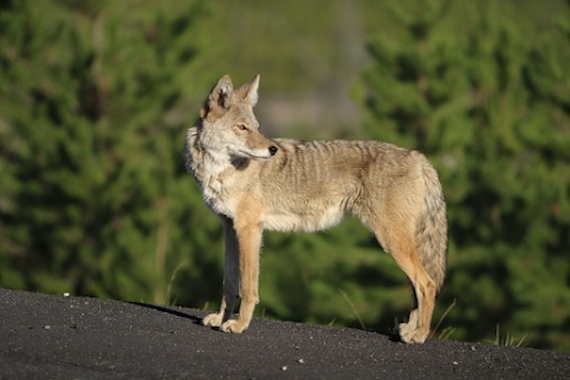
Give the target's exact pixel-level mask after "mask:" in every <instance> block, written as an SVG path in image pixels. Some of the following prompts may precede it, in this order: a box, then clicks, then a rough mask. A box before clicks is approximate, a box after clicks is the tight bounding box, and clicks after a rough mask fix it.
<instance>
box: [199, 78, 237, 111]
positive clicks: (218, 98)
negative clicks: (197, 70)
mask: <svg viewBox="0 0 570 380" xmlns="http://www.w3.org/2000/svg"><path fill="white" fill-rule="evenodd" d="M233 93H234V85H233V84H232V78H231V77H230V76H229V75H227V74H226V75H224V76H223V77H221V78H220V80H219V81H218V83H217V84H216V85H215V86H214V88H213V89H212V92H210V95H208V99H207V100H206V102H205V103H204V107H203V108H202V112H201V116H202V117H206V116H207V115H208V113H210V111H212V110H214V109H220V108H221V109H223V110H227V109H228V108H229V106H230V101H231V99H232V95H233Z"/></svg>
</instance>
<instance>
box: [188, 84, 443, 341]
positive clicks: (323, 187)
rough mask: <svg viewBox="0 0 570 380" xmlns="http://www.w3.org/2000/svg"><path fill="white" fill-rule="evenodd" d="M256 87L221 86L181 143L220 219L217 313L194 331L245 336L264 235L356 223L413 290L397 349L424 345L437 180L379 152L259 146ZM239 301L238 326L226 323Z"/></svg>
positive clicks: (436, 259) (438, 212)
mask: <svg viewBox="0 0 570 380" xmlns="http://www.w3.org/2000/svg"><path fill="white" fill-rule="evenodd" d="M258 87H259V76H257V77H255V78H254V79H253V80H252V81H251V82H250V83H247V84H245V85H243V86H241V87H240V88H238V89H235V90H234V88H233V84H232V82H231V79H230V77H229V76H224V77H222V78H221V79H220V80H219V82H218V83H217V84H216V86H215V87H214V88H213V90H212V92H211V93H210V95H209V96H208V98H207V100H206V102H205V103H204V107H203V108H202V111H201V118H200V120H199V121H198V122H197V124H196V125H195V126H194V127H192V128H190V129H189V131H188V134H187V139H186V149H185V157H186V167H187V169H188V171H189V172H190V173H191V174H192V175H193V176H194V178H195V179H196V181H197V183H198V185H199V186H200V189H201V192H202V195H203V197H204V200H205V202H206V204H207V205H208V206H209V207H210V208H211V209H212V210H213V211H214V212H215V213H216V214H218V215H219V216H220V218H221V220H222V223H223V226H224V233H225V244H226V253H225V265H224V282H223V287H224V296H223V299H222V302H221V310H220V312H219V313H215V314H211V315H209V316H207V317H206V318H204V320H203V323H204V324H206V325H210V326H219V327H220V328H221V329H222V330H223V331H227V332H234V333H241V332H242V331H244V330H245V329H246V328H247V327H248V326H249V323H250V321H251V318H252V314H253V310H254V307H255V305H256V304H257V303H258V302H259V296H258V277H259V250H260V246H261V237H262V232H263V230H264V229H268V230H278V231H317V230H322V229H325V228H328V227H331V226H333V225H335V224H337V223H339V222H340V221H341V220H342V219H343V217H345V216H346V215H355V216H357V217H358V218H360V219H361V220H362V221H363V223H364V224H365V225H366V226H367V227H368V228H370V229H371V230H372V232H373V233H374V234H375V236H376V238H377V239H378V241H379V243H380V244H381V245H382V247H383V249H384V250H385V251H386V252H388V253H389V254H390V255H391V256H392V257H393V258H394V260H395V261H396V263H397V264H398V265H399V266H400V268H401V269H402V270H403V271H404V272H405V273H406V275H407V276H408V278H409V279H410V281H411V283H412V285H413V287H414V292H415V299H416V305H415V308H414V310H412V312H411V313H410V317H409V321H408V323H403V324H401V325H400V326H399V333H400V337H401V339H402V341H404V342H408V343H422V342H424V341H425V339H426V337H427V336H428V333H429V328H430V322H431V317H432V313H433V308H434V302H435V298H436V294H437V292H439V290H440V288H441V286H442V284H443V280H444V277H445V265H446V264H445V263H446V250H447V221H446V212H445V202H444V199H443V193H442V189H441V185H440V183H439V180H438V177H437V173H436V172H435V170H434V169H433V167H432V166H431V165H430V163H429V162H428V161H427V159H426V158H425V157H424V156H423V155H422V154H421V153H419V152H416V151H410V150H406V149H403V148H399V147H397V146H394V145H391V144H388V143H384V142H379V141H345V140H333V141H311V142H301V141H295V140H288V139H268V138H266V137H264V136H263V135H262V134H261V133H260V132H259V123H258V122H257V119H256V118H255V115H254V113H253V107H254V106H255V103H256V102H257V98H258V95H257V90H258ZM307 254H310V252H307ZM238 297H241V305H240V310H239V317H238V318H237V319H231V316H232V312H233V309H234V306H235V302H236V300H237V298H238Z"/></svg>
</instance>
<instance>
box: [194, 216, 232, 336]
mask: <svg viewBox="0 0 570 380" xmlns="http://www.w3.org/2000/svg"><path fill="white" fill-rule="evenodd" d="M219 217H220V219H221V221H222V225H223V227H224V240H225V255H224V282H223V292H224V294H223V296H222V302H221V303H220V312H219V313H214V314H209V315H207V316H206V317H204V319H202V324H204V325H206V326H213V327H220V326H221V325H222V323H224V322H225V321H227V320H228V319H230V317H231V316H232V313H233V312H234V307H235V304H236V301H237V299H238V297H239V246H238V240H237V236H236V232H235V229H234V225H233V222H232V220H231V219H229V218H227V217H225V216H223V215H219Z"/></svg>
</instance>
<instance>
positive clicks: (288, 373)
mask: <svg viewBox="0 0 570 380" xmlns="http://www.w3.org/2000/svg"><path fill="white" fill-rule="evenodd" d="M203 314H204V313H203V312H202V311H199V310H193V309H181V308H163V307H159V306H152V305H144V304H133V303H125V302H118V301H113V300H99V299H93V298H83V297H63V296H57V295H46V294H39V293H30V292H24V291H14V290H6V289H0V321H1V326H0V378H2V379H11V378H17V379H22V378H41V379H49V378H52V379H71V378H81V379H105V378H108V379H126V378H137V379H142V378H147V379H160V378H169V379H172V378H174V379H176V378H192V379H201V378H216V379H223V378H230V377H231V378H235V379H275V378H288V379H343V380H344V379H373V378H379V379H443V378H445V379H500V378H502V379H569V378H570V355H569V354H562V353H555V352H550V351H541V350H533V349H524V348H508V347H493V346H488V345H482V344H468V343H458V342H452V341H438V340H429V341H428V342H426V344H424V345H419V346H408V345H404V344H402V343H396V342H392V341H390V339H389V338H388V337H387V336H385V335H382V334H378V333H373V332H365V331H360V330H355V329H343V328H335V327H325V326H312V325H306V324H299V323H289V322H276V321H267V320H260V319H256V320H254V321H253V322H252V325H251V326H250V329H249V330H248V331H247V332H246V333H245V334H243V335H229V334H224V333H221V332H218V331H216V330H213V329H211V328H208V327H203V326H200V325H199V324H198V322H199V319H200V318H201V317H202V316H203Z"/></svg>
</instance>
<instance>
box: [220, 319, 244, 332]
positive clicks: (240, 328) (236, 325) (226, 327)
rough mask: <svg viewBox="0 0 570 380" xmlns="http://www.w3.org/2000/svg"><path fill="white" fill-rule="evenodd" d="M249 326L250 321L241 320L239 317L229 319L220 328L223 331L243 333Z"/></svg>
mask: <svg viewBox="0 0 570 380" xmlns="http://www.w3.org/2000/svg"><path fill="white" fill-rule="evenodd" d="M247 327H248V323H244V322H240V321H239V319H238V320H235V319H229V320H227V321H225V322H224V323H223V324H222V327H221V328H220V329H221V330H222V331H223V332H227V333H233V334H241V333H242V332H244V331H245V330H246V329H247Z"/></svg>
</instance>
